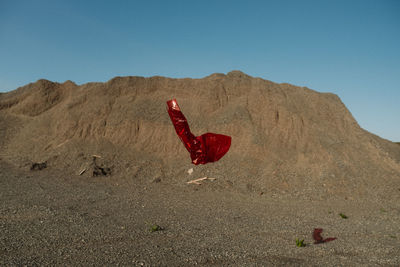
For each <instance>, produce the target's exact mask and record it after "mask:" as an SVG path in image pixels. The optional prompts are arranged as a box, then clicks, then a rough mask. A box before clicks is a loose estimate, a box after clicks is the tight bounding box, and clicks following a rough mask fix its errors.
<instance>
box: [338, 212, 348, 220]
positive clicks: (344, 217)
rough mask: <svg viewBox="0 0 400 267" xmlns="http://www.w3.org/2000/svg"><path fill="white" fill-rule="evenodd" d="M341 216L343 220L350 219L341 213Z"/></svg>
mask: <svg viewBox="0 0 400 267" xmlns="http://www.w3.org/2000/svg"><path fill="white" fill-rule="evenodd" d="M339 216H340V217H342V218H343V219H347V218H349V217H347V216H346V215H344V214H343V213H339Z"/></svg>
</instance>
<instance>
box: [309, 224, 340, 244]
mask: <svg viewBox="0 0 400 267" xmlns="http://www.w3.org/2000/svg"><path fill="white" fill-rule="evenodd" d="M322 231H323V230H322V229H321V228H315V229H314V233H313V238H314V240H315V242H314V244H320V243H326V242H329V241H333V240H335V239H336V237H328V238H325V239H324V238H322V236H321V233H322Z"/></svg>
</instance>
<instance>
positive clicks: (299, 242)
mask: <svg viewBox="0 0 400 267" xmlns="http://www.w3.org/2000/svg"><path fill="white" fill-rule="evenodd" d="M296 246H298V247H299V248H301V247H305V246H306V244H305V243H304V239H302V240H300V239H298V238H296Z"/></svg>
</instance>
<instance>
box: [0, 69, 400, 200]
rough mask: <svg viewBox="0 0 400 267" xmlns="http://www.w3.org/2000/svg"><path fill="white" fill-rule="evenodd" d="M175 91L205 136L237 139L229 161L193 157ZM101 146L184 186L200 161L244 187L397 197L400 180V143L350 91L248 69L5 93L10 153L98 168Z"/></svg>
mask: <svg viewBox="0 0 400 267" xmlns="http://www.w3.org/2000/svg"><path fill="white" fill-rule="evenodd" d="M171 98H176V99H177V101H178V103H179V105H180V107H181V109H182V111H183V113H184V114H185V116H186V118H187V119H188V122H189V124H190V127H191V130H192V132H193V133H194V134H196V135H200V134H203V133H205V132H215V133H221V134H226V135H230V136H232V146H231V149H230V151H229V152H228V154H227V155H226V156H225V157H223V158H222V159H221V160H220V161H219V162H216V163H211V164H207V165H204V166H194V165H192V164H191V163H190V157H189V154H188V152H187V151H186V150H185V148H184V146H183V145H182V144H181V143H180V140H179V139H178V137H177V135H176V133H175V131H174V128H173V126H172V124H171V121H170V119H169V117H168V114H167V112H166V106H165V102H166V101H167V100H169V99H171ZM94 154H95V155H99V156H101V158H99V159H97V161H98V162H97V164H99V165H101V166H106V167H108V168H110V169H111V171H112V175H120V176H126V177H127V179H136V180H137V182H138V183H140V182H143V183H150V182H152V181H154V180H157V181H160V180H161V181H162V182H165V183H172V184H178V183H179V184H180V183H182V182H184V181H186V180H187V176H188V174H187V173H186V171H187V169H188V168H191V167H194V170H195V172H194V174H195V175H192V176H191V177H192V178H196V177H201V176H200V175H208V176H211V177H215V178H217V179H218V180H219V181H220V186H221V189H231V190H239V191H243V192H264V193H268V192H270V193H274V192H280V193H284V192H287V193H290V194H293V195H299V196H300V195H303V196H310V195H311V196H317V197H324V196H329V195H333V194H335V195H337V194H342V195H347V196H349V197H351V196H354V195H357V196H366V197H368V196H372V195H375V196H380V197H385V196H387V195H390V196H393V195H399V194H398V188H400V147H399V146H398V145H397V144H395V143H392V142H389V141H387V140H384V139H381V138H379V137H378V136H375V135H373V134H371V133H369V132H367V131H365V130H363V129H362V128H360V126H359V125H358V124H357V122H356V121H355V119H354V118H353V117H352V115H351V113H350V112H349V111H348V110H347V108H346V107H345V106H344V104H343V103H342V102H341V100H340V99H339V97H338V96H336V95H334V94H330V93H319V92H316V91H313V90H310V89H308V88H305V87H297V86H293V85H290V84H277V83H273V82H270V81H267V80H263V79H260V78H253V77H250V76H248V75H246V74H244V73H242V72H240V71H232V72H230V73H228V74H226V75H225V74H212V75H210V76H208V77H205V78H203V79H189V78H187V79H171V78H165V77H151V78H144V77H116V78H113V79H111V80H110V81H108V82H105V83H87V84H83V85H81V86H78V85H76V84H75V83H73V82H71V81H67V82H65V83H62V84H61V83H55V82H51V81H47V80H39V81H37V82H35V83H31V84H28V85H26V86H24V87H21V88H18V89H17V90H15V91H12V92H9V93H5V94H0V158H1V159H2V160H4V161H6V162H9V163H12V164H14V165H16V166H19V167H21V168H29V166H30V165H31V163H32V162H44V161H46V162H47V166H48V168H52V169H58V170H60V171H62V172H65V173H71V174H72V173H73V174H77V173H80V172H81V171H82V170H84V169H87V171H86V172H85V173H84V174H83V175H91V170H90V168H91V166H92V165H93V162H92V160H93V159H92V155H94ZM92 167H93V166H92ZM392 191H393V192H392Z"/></svg>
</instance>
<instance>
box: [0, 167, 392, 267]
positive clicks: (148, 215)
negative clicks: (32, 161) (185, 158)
mask: <svg viewBox="0 0 400 267" xmlns="http://www.w3.org/2000/svg"><path fill="white" fill-rule="evenodd" d="M0 165H1V166H0V167H1V168H0V188H1V190H0V203H1V204H0V233H1V234H0V265H1V266H23V265H26V266H36V265H63V266H65V265H76V266H91V265H129V266H132V265H133V266H185V265H187V266H192V265H200V266H201V265H204V266H212V265H215V266H222V265H223V266H268V265H278V266H279V265H282V266H287V265H296V266H306V265H307V266H310V265H311V266H313V265H318V266H338V265H340V266H361V265H362V266H366V265H368V266H375V265H376V266H378V265H379V266H382V265H383V266H399V265H400V231H399V229H400V224H399V222H400V203H394V202H393V203H392V202H390V201H387V200H385V202H383V201H381V200H379V199H369V200H361V199H357V198H356V197H354V198H353V200H347V199H339V198H338V199H329V200H324V201H321V200H319V201H313V200H299V199H295V198H293V197H291V196H290V195H285V194H280V195H279V194H274V195H272V194H271V195H269V194H259V193H248V194H246V193H239V192H234V191H228V190H223V189H222V187H221V186H218V183H220V181H218V180H215V181H205V182H204V183H203V184H202V185H200V186H198V185H188V184H186V183H185V181H182V185H174V184H171V183H168V182H166V181H165V179H164V180H161V181H159V180H158V181H156V182H151V183H143V182H138V181H136V180H134V179H133V178H132V179H130V178H129V177H116V176H108V177H91V178H89V177H83V176H70V175H65V174H63V173H59V172H56V171H55V170H50V169H45V170H42V171H27V170H21V169H16V168H14V167H11V166H9V165H6V164H5V163H4V162H1V161H0ZM144 175H145V174H144ZM194 178H196V177H194ZM148 180H151V179H148ZM399 194H400V191H399ZM340 213H342V214H345V215H346V216H348V218H347V219H343V218H342V217H340V216H339V214H340ZM152 225H159V226H160V227H162V228H163V230H160V231H155V232H150V231H149V229H150V227H151V226H152ZM314 228H323V229H324V232H323V236H324V237H336V238H337V239H336V240H334V241H332V242H329V243H324V244H317V245H315V244H313V239H312V231H313V229H314ZM296 238H300V239H304V241H305V243H306V244H307V245H306V246H305V247H297V246H296V242H295V240H296Z"/></svg>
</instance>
